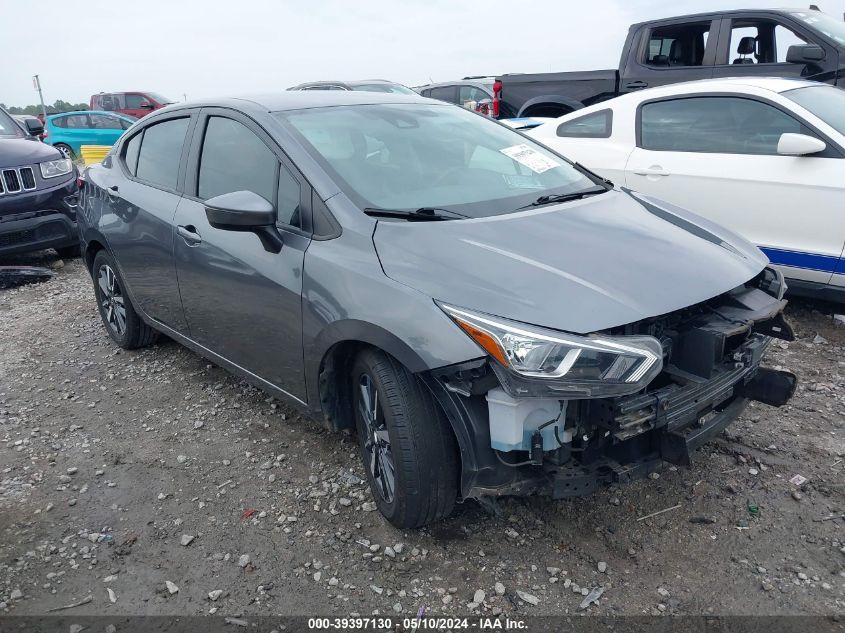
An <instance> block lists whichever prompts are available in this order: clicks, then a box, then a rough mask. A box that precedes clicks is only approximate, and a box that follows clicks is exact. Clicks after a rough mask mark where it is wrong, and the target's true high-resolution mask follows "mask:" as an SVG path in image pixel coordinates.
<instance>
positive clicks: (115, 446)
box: [0, 252, 845, 617]
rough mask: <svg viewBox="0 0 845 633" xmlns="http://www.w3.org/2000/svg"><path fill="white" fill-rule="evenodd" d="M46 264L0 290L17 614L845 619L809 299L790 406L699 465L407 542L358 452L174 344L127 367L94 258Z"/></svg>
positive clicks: (2, 552) (473, 515) (4, 461)
mask: <svg viewBox="0 0 845 633" xmlns="http://www.w3.org/2000/svg"><path fill="white" fill-rule="evenodd" d="M50 253H51V252H46V253H45V254H41V255H39V256H37V257H29V258H24V257H21V258H17V260H16V261H17V262H18V263H37V262H39V261H41V260H43V261H45V262H47V263H48V264H49V263H51V262H52V263H53V265H55V266H56V267H57V268H58V270H57V275H56V277H54V278H53V279H52V280H50V281H48V282H45V283H42V284H35V285H30V286H24V287H20V288H16V289H10V290H0V468H2V479H1V480H0V613H8V614H42V613H45V612H46V611H47V610H48V609H52V608H55V607H61V606H64V605H69V604H74V603H79V602H84V604H82V605H81V606H78V607H75V608H74V609H73V610H72V611H64V612H63V613H73V614H203V613H214V612H216V613H219V614H226V615H240V614H244V615H259V614H263V615H270V614H280V615H292V614H308V615H313V614H315V613H320V614H325V615H329V614H331V615H341V616H342V615H349V614H361V615H369V614H375V613H379V614H394V613H400V612H401V613H402V614H404V615H413V614H415V613H416V611H417V609H418V608H419V607H420V606H422V605H425V606H426V607H427V608H428V610H429V613H439V614H464V615H469V614H472V613H481V614H496V613H506V614H511V615H514V616H517V617H518V616H525V615H548V614H564V613H570V614H574V613H581V612H582V611H581V609H580V604H581V602H582V600H584V596H583V595H582V594H584V593H586V592H587V591H588V590H591V589H593V588H597V587H601V588H603V589H604V593H603V595H602V596H601V598H600V599H599V600H598V603H597V604H595V605H593V606H590V607H588V608H587V609H586V610H585V612H587V613H592V614H603V615H618V614H625V615H639V614H661V613H667V614H668V613H677V614H703V613H718V614H767V615H770V614H826V615H835V614H841V613H843V611H844V609H843V607H845V595H844V594H843V589H844V588H845V534H843V527H845V524H844V523H843V519H842V513H843V512H845V499H843V492H845V481H844V480H843V471H844V469H845V461H843V459H845V444H843V427H845V388H843V386H845V356H843V349H845V327H840V326H838V325H836V323H835V321H834V319H833V313H834V311H835V309H834V308H835V306H831V305H826V304H813V303H807V302H800V301H795V302H793V304H792V305H791V306H790V308H789V313H790V318H791V320H792V323H793V325H794V326H795V327H796V329H797V333H798V336H799V339H798V340H797V341H796V342H794V343H789V344H787V343H783V342H778V343H777V344H776V345H775V346H773V348H772V350H771V351H770V352H769V356H768V364H770V365H773V366H780V367H783V368H785V369H789V370H791V371H794V372H795V373H796V374H798V376H799V379H800V380H801V384H800V387H799V390H798V392H797V394H796V396H795V398H794V399H793V400H792V402H791V404H790V405H789V406H787V407H783V408H782V409H773V408H769V407H766V406H765V405H755V406H752V407H750V408H749V409H748V410H747V411H746V413H745V415H744V416H743V417H742V418H741V419H740V420H739V421H737V422H736V423H735V424H734V425H732V426H731V427H730V428H729V429H728V431H727V432H726V433H724V434H723V435H722V436H721V437H719V438H718V439H717V440H716V441H714V442H712V443H711V444H709V445H707V446H706V447H705V448H704V449H703V450H702V451H700V452H699V453H698V456H697V457H698V459H697V461H696V463H695V464H694V465H693V467H692V468H691V469H684V468H674V467H668V466H667V467H666V468H665V469H664V470H663V471H662V473H660V474H659V476H658V477H655V478H653V479H647V480H644V481H640V482H637V483H635V484H632V485H629V486H623V487H611V488H607V489H604V490H602V491H601V492H599V493H598V494H596V495H594V496H592V497H588V498H584V499H576V500H570V501H559V502H555V501H551V500H549V499H543V498H526V499H520V498H512V499H505V500H503V501H501V502H499V504H498V508H499V512H498V513H497V514H496V515H495V516H491V515H489V514H487V513H486V512H485V511H484V510H482V509H481V507H480V506H478V505H477V504H476V503H474V502H469V503H466V504H464V505H462V506H459V507H458V509H457V511H456V512H455V514H454V515H453V516H452V517H451V518H450V519H449V520H447V521H446V522H444V523H442V524H439V525H436V526H434V527H431V528H429V529H424V530H419V531H406V532H402V531H399V530H396V529H394V528H393V527H391V526H390V525H389V524H387V523H386V522H385V521H384V520H382V518H381V516H380V515H379V514H378V512H373V511H371V509H372V507H373V505H372V503H371V496H370V492H369V489H368V488H367V486H366V485H365V483H364V482H363V479H362V478H363V470H362V468H361V466H360V463H359V458H358V455H357V447H356V444H355V442H354V440H353V438H351V437H349V436H345V435H340V434H331V433H328V432H326V431H325V430H323V429H322V428H321V427H320V426H319V424H318V423H316V422H314V421H312V420H310V419H308V418H305V417H303V416H301V415H299V414H298V413H295V412H294V411H292V410H290V409H288V408H287V407H286V406H285V405H284V404H282V403H278V402H276V401H274V400H273V399H272V398H270V397H268V396H267V394H265V393H263V392H261V391H259V390H258V389H255V388H254V387H251V386H249V385H247V384H246V383H244V382H241V381H239V380H238V379H237V378H235V377H233V376H231V375H229V374H228V373H226V372H225V371H224V370H222V369H220V368H218V367H216V366H214V365H211V364H209V363H208V362H207V361H206V360H204V359H202V358H200V357H199V356H197V355H195V354H193V353H192V352H190V351H188V350H186V349H184V348H182V347H181V346H179V345H177V344H176V343H173V342H171V341H165V342H163V343H159V344H158V345H156V346H154V347H152V348H149V349H144V350H140V351H136V352H123V351H120V350H119V349H118V348H117V347H115V346H114V345H113V344H112V343H111V341H110V339H109V338H108V336H107V335H106V332H105V330H104V329H103V327H102V325H101V323H100V320H99V317H98V315H97V312H96V309H95V306H94V302H93V294H92V289H91V282H90V280H89V278H88V275H87V273H86V272H85V270H84V267H83V265H82V263H81V261H80V260H70V261H66V262H64V263H63V266H61V267H59V264H60V262H54V261H53V258H52V257H50ZM3 263H10V262H8V261H7V262H3ZM838 311H839V312H845V309H843V308H842V307H841V306H840V307H839V308H838ZM796 474H800V475H802V476H803V477H805V478H806V479H807V481H806V482H805V483H804V484H803V485H800V486H798V485H795V484H793V483H790V481H789V480H790V478H792V477H793V476H794V475H796ZM755 506H756V507H755ZM667 508H672V509H670V510H668V511H666V512H664V513H662V514H658V515H656V516H654V517H652V518H645V519H642V520H640V519H641V517H644V516H646V515H649V514H652V513H655V512H657V511H659V510H663V509H667ZM749 508H751V510H757V511H756V512H751V511H750V510H749Z"/></svg>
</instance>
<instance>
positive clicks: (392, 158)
mask: <svg viewBox="0 0 845 633" xmlns="http://www.w3.org/2000/svg"><path fill="white" fill-rule="evenodd" d="M276 116H277V117H278V118H279V119H280V120H281V122H282V124H283V125H285V127H286V128H287V129H289V130H290V131H291V132H292V133H293V134H294V135H295V136H297V137H298V138H299V139H300V141H302V142H303V145H304V146H305V147H306V149H307V150H308V151H309V153H310V154H311V155H312V156H313V157H314V159H315V160H316V161H317V162H319V163H320V164H321V165H322V166H323V168H324V169H325V170H326V171H327V172H328V173H329V174H331V175H332V176H333V177H334V178H335V179H336V180H337V183H338V186H340V187H341V189H342V190H343V191H344V193H345V194H346V195H347V196H349V198H350V199H352V201H353V202H355V204H357V205H358V206H360V207H361V208H362V209H365V208H380V209H407V210H415V209H419V208H422V207H435V208H439V209H446V210H448V211H453V212H455V213H459V214H461V215H464V216H467V217H485V216H489V215H498V214H502V213H511V212H514V211H516V210H517V209H518V208H519V207H522V206H525V205H527V204H531V202H533V201H535V200H537V199H538V198H539V197H541V196H546V195H553V194H563V193H573V192H577V191H580V190H583V189H590V188H594V187H595V185H596V182H598V181H597V180H596V181H594V180H592V179H590V178H588V177H587V176H585V175H584V174H583V173H582V172H580V171H579V170H578V169H576V168H575V167H573V166H572V165H571V164H569V163H567V162H566V161H564V160H563V159H561V158H560V157H559V156H557V155H555V154H554V153H552V152H550V151H548V150H546V149H544V148H543V147H541V146H540V145H538V144H536V143H535V142H533V141H532V140H531V139H528V138H526V137H524V136H522V135H521V134H518V133H517V132H514V131H512V130H510V129H508V128H506V127H504V126H502V125H499V124H497V123H495V122H493V121H491V120H490V119H487V118H485V117H482V116H479V115H477V114H474V113H472V112H469V111H467V110H466V109H464V108H459V107H455V106H451V105H436V104H432V105H428V104H425V105H423V104H377V105H354V106H338V107H326V108H313V109H308V110H292V111H285V112H278V113H276Z"/></svg>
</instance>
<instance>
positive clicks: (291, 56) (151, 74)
mask: <svg viewBox="0 0 845 633" xmlns="http://www.w3.org/2000/svg"><path fill="white" fill-rule="evenodd" d="M735 1H736V3H737V4H732V3H731V2H730V0H675V1H674V2H665V0H661V1H659V2H658V1H657V0H628V1H627V2H626V1H625V0H591V1H588V2H573V1H572V0H568V1H565V0H523V1H522V2H515V1H514V0H461V1H455V0H365V1H364V2H350V1H348V0H306V1H305V2H303V1H302V0H241V1H239V2H235V1H232V0H143V1H142V2H137V1H136V2H131V3H130V2H125V1H120V0H111V1H107V0H77V1H76V2H74V3H72V6H71V5H70V4H68V3H67V0H42V2H40V3H38V5H37V6H38V8H37V9H34V8H33V5H32V4H31V3H27V2H9V3H4V8H3V12H2V14H3V15H2V26H0V31H1V32H2V34H0V59H4V60H5V61H6V63H4V64H0V102H3V103H6V104H7V105H27V104H31V103H36V102H37V99H38V97H37V94H36V93H35V91H34V89H33V87H32V75H34V74H36V73H39V74H40V76H41V82H42V86H43V88H44V100H45V101H46V102H47V103H52V102H53V101H55V100H56V99H64V100H66V101H71V102H80V101H84V102H87V101H88V100H89V97H90V96H91V95H92V94H93V93H96V92H100V91H123V90H152V91H155V92H159V93H162V94H164V95H166V96H169V97H170V98H172V99H174V100H182V98H183V97H182V95H183V94H187V95H188V98H189V99H192V98H200V97H208V96H215V95H234V94H244V93H255V92H271V91H275V90H284V89H285V88H287V87H289V86H291V85H294V84H296V83H300V82H303V81H310V80H317V79H366V78H384V79H392V80H395V81H398V82H400V83H404V84H406V85H409V86H413V85H418V84H421V83H427V82H428V81H429V80H434V81H446V80H450V79H455V78H460V77H463V76H465V75H481V74H500V73H505V72H548V71H556V70H597V69H601V68H612V67H615V66H616V64H617V62H618V59H619V54H620V52H621V49H622V43H623V41H624V39H625V35H626V33H627V30H628V26H629V25H630V24H631V23H632V22H639V21H642V20H648V19H651V18H658V17H668V16H671V15H678V14H682V13H694V12H699V11H709V10H715V9H729V8H751V7H770V6H777V5H776V4H773V2H772V0H768V1H766V0H762V1H761V0H735ZM793 4H794V5H799V6H809V1H806V2H805V1H802V2H794V3H793ZM816 4H818V5H819V6H820V7H821V9H822V10H823V11H825V12H827V13H829V14H831V15H833V16H836V17H839V18H841V17H842V14H843V12H844V11H845V0H816ZM303 7H307V9H308V12H307V13H306V12H305V11H304V10H303ZM33 11H34V12H35V13H33ZM33 19H34V20H35V23H33ZM12 61H14V63H11V62H12Z"/></svg>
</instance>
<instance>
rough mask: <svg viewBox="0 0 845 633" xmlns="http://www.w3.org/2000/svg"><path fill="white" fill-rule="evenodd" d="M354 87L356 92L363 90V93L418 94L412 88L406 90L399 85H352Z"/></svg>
mask: <svg viewBox="0 0 845 633" xmlns="http://www.w3.org/2000/svg"><path fill="white" fill-rule="evenodd" d="M352 87H353V88H355V90H361V91H363V92H392V93H394V94H399V95H415V94H417V93H416V92H414V91H413V90H411V89H410V88H406V87H405V86H402V85H399V84H382V83H375V84H352Z"/></svg>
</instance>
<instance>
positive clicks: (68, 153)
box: [53, 143, 76, 160]
mask: <svg viewBox="0 0 845 633" xmlns="http://www.w3.org/2000/svg"><path fill="white" fill-rule="evenodd" d="M53 147H55V148H56V149H57V150H59V151H60V152H61V153H62V156H64V157H65V158H70V159H71V160H74V159H75V158H76V156H74V154H73V150H72V149H71V148H70V145H65V144H64V143H56V144H55V145H53Z"/></svg>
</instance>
